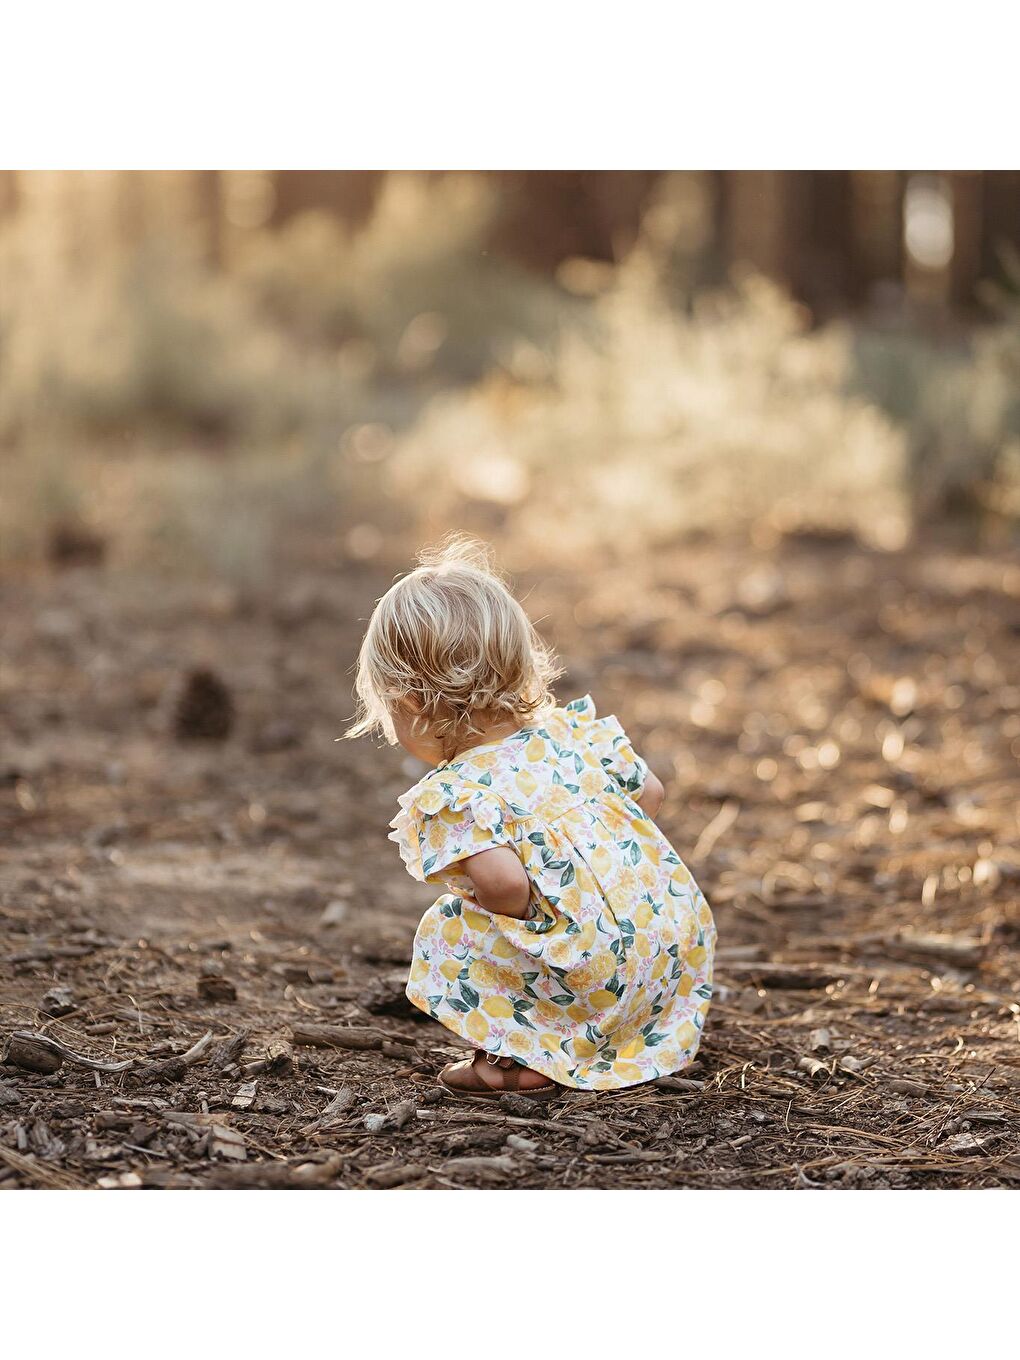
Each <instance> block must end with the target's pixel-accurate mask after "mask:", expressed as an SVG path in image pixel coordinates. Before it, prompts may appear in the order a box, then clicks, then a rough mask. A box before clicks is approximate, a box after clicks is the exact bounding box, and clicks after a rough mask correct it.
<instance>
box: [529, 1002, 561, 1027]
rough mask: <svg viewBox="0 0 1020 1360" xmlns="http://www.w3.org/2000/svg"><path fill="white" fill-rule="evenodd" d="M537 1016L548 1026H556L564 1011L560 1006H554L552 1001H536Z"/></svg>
mask: <svg viewBox="0 0 1020 1360" xmlns="http://www.w3.org/2000/svg"><path fill="white" fill-rule="evenodd" d="M535 1014H536V1015H537V1016H538V1018H539V1019H540V1020H544V1021H545V1023H546V1024H547V1025H555V1024H556V1022H557V1020H559V1018H560V1016H561V1015H562V1011H561V1010H560V1008H559V1006H554V1005H553V1003H552V1002H551V1001H536V1002H535Z"/></svg>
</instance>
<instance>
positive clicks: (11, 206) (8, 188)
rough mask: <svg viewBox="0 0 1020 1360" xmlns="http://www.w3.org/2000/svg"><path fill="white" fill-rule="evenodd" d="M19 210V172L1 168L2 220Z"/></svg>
mask: <svg viewBox="0 0 1020 1360" xmlns="http://www.w3.org/2000/svg"><path fill="white" fill-rule="evenodd" d="M17 211H18V172H17V170H0V222H2V221H3V219H4V218H5V217H14V216H15V214H16V213H17Z"/></svg>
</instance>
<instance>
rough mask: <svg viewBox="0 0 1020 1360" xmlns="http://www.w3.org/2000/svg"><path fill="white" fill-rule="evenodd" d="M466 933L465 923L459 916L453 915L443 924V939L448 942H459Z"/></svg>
mask: <svg viewBox="0 0 1020 1360" xmlns="http://www.w3.org/2000/svg"><path fill="white" fill-rule="evenodd" d="M463 934H464V923H463V921H462V920H461V919H460V917H459V916H451V917H450V919H449V920H448V921H447V922H446V923H445V924H444V926H443V939H444V940H445V941H446V943H447V944H459V943H460V937H461V936H462V935H463Z"/></svg>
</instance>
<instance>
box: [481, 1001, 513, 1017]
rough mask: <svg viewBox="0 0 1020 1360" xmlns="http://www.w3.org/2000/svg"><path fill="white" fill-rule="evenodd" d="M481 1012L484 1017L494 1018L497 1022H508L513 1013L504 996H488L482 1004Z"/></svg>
mask: <svg viewBox="0 0 1020 1360" xmlns="http://www.w3.org/2000/svg"><path fill="white" fill-rule="evenodd" d="M482 1010H483V1011H484V1012H485V1014H486V1015H491V1016H494V1017H495V1018H497V1019H499V1020H509V1019H510V1017H511V1016H512V1015H513V1013H514V1008H513V1006H511V1005H510V1002H509V1001H508V1000H507V999H506V997H505V996H489V997H486V999H485V1000H484V1001H483V1002H482Z"/></svg>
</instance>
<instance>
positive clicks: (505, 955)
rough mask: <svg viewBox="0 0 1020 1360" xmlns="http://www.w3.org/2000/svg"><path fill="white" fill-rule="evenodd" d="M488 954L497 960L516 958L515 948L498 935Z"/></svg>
mask: <svg viewBox="0 0 1020 1360" xmlns="http://www.w3.org/2000/svg"><path fill="white" fill-rule="evenodd" d="M489 953H490V954H493V955H495V957H496V958H497V959H512V958H515V957H516V956H517V950H516V948H515V947H514V946H513V945H512V944H511V943H510V941H509V940H508V939H506V938H505V937H504V936H502V935H498V936H497V937H496V939H495V940H494V941H493V942H492V944H491V945H490V946H489Z"/></svg>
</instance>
